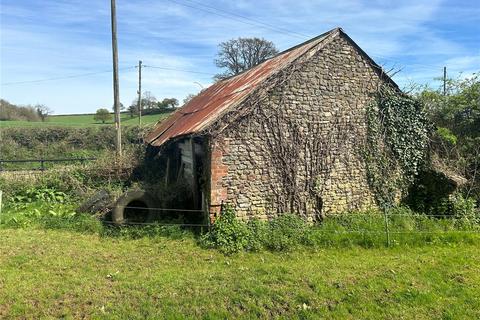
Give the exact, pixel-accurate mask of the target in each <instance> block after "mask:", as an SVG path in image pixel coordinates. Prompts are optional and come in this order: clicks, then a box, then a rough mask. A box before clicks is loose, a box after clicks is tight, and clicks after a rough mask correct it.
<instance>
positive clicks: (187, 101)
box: [183, 93, 197, 105]
mask: <svg viewBox="0 0 480 320" xmlns="http://www.w3.org/2000/svg"><path fill="white" fill-rule="evenodd" d="M196 96H197V95H196V94H193V93H189V94H188V95H187V96H186V97H185V98H183V104H184V105H186V104H187V103H189V102H190V100H192V99H193V98H195V97H196Z"/></svg>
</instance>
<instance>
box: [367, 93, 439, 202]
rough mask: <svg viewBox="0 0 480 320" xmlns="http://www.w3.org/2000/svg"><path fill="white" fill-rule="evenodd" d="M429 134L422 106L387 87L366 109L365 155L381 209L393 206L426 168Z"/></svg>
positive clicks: (370, 181) (369, 177) (430, 126)
mask: <svg viewBox="0 0 480 320" xmlns="http://www.w3.org/2000/svg"><path fill="white" fill-rule="evenodd" d="M432 130H433V126H432V124H431V122H430V121H429V120H428V117H427V114H426V113H425V112H424V110H423V105H422V104H421V102H419V101H418V100H416V99H414V98H412V97H410V96H407V95H405V94H403V93H401V92H398V91H396V90H394V89H392V88H389V87H383V88H381V89H380V90H379V91H378V92H377V95H376V97H375V100H374V101H373V103H372V104H370V106H369V107H368V109H367V143H366V148H365V152H364V155H365V158H366V163H367V174H368V179H369V183H370V186H371V188H372V190H373V192H374V194H375V197H376V201H377V203H378V205H379V206H380V207H381V208H388V207H391V206H393V205H394V204H395V198H396V196H397V195H398V194H399V192H402V191H405V190H406V189H407V188H408V186H409V185H410V184H411V183H413V181H414V179H415V177H416V176H417V174H418V173H419V170H420V169H421V168H422V166H423V165H425V163H426V160H427V155H428V143H429V139H430V134H431V132H432Z"/></svg>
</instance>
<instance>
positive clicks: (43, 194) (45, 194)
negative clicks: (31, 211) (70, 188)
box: [10, 187, 67, 205]
mask: <svg viewBox="0 0 480 320" xmlns="http://www.w3.org/2000/svg"><path fill="white" fill-rule="evenodd" d="M66 199H67V195H66V194H65V193H64V192H61V191H56V190H55V189H52V188H49V187H41V188H35V187H30V188H28V189H26V190H24V191H22V192H20V193H18V194H16V195H15V196H13V197H12V198H11V200H10V201H11V202H12V204H14V205H19V204H23V203H32V202H46V203H64V202H65V200H66Z"/></svg>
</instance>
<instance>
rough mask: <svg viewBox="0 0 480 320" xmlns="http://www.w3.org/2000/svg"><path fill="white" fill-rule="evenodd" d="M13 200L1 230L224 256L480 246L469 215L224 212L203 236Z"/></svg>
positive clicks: (61, 199)
mask: <svg viewBox="0 0 480 320" xmlns="http://www.w3.org/2000/svg"><path fill="white" fill-rule="evenodd" d="M27 194H29V196H28V197H30V198H25V197H26V196H19V197H17V198H15V199H16V200H15V199H14V200H13V201H10V202H9V203H8V204H7V206H6V207H5V208H4V210H3V213H2V216H1V217H0V219H1V222H0V228H24V229H25V228H36V229H60V230H67V231H72V232H80V233H88V234H97V235H99V236H102V237H116V238H118V237H120V238H128V239H139V238H144V237H148V238H155V237H169V238H174V239H181V238H187V237H188V238H192V237H194V238H197V240H198V243H199V244H200V245H201V246H203V247H207V248H216V249H218V250H220V251H221V252H223V253H225V254H233V253H236V252H240V251H264V250H268V251H291V250H293V249H295V248H297V247H307V248H327V247H339V248H341V247H353V246H359V247H364V248H378V247H386V246H423V245H431V244H454V243H480V224H479V223H478V221H477V220H476V219H472V218H471V217H469V216H465V217H456V218H454V217H432V216H426V215H423V214H419V213H415V212H413V211H411V210H409V209H406V208H395V209H392V210H390V211H388V212H387V213H386V215H384V214H382V213H380V212H377V211H366V212H345V213H342V214H336V215H331V216H327V217H326V218H325V219H324V220H323V221H322V222H321V223H317V224H313V225H312V224H308V223H306V222H305V221H304V220H303V219H301V218H300V217H299V216H297V215H293V214H285V215H280V216H279V217H277V218H275V219H272V220H270V221H259V220H251V221H249V222H247V223H245V222H242V221H239V220H237V219H236V218H235V212H234V211H233V210H230V209H228V210H226V211H225V212H224V213H223V215H222V216H221V217H220V218H219V219H218V220H217V221H216V223H215V224H214V225H213V227H212V229H211V230H210V231H208V232H206V233H204V234H201V235H200V233H199V232H198V230H193V229H191V228H190V229H187V228H182V227H180V226H162V225H160V224H152V225H147V226H122V227H117V226H112V225H111V224H108V223H105V222H102V221H100V220H99V219H98V218H96V217H94V216H92V215H88V214H83V213H77V212H75V206H74V205H73V204H72V201H71V199H69V198H68V197H67V196H66V195H65V194H63V193H55V192H54V191H52V190H49V189H46V190H42V191H41V192H40V193H35V192H33V193H27Z"/></svg>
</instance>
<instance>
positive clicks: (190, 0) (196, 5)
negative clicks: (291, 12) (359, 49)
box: [168, 0, 443, 70]
mask: <svg viewBox="0 0 480 320" xmlns="http://www.w3.org/2000/svg"><path fill="white" fill-rule="evenodd" d="M168 1H170V2H172V3H176V4H178V5H181V6H184V7H188V8H192V9H197V10H201V11H204V12H207V13H211V14H213V15H217V16H220V17H224V18H227V19H233V20H236V21H239V22H242V23H244V24H247V25H252V26H258V27H262V28H266V29H270V30H273V31H276V32H278V33H281V34H285V35H289V36H294V37H297V38H301V39H309V38H311V36H310V35H307V34H304V33H300V32H296V31H292V30H289V29H286V28H282V27H278V26H275V25H273V24H269V23H266V22H263V21H260V20H257V19H252V18H250V17H247V16H244V15H241V14H238V13H235V12H232V11H228V10H225V9H221V8H217V7H215V6H212V5H208V4H204V3H201V2H198V1H194V0H182V1H179V0H168ZM185 2H187V3H185ZM369 55H370V56H371V57H373V58H376V59H381V60H387V61H394V62H398V59H396V58H392V57H387V56H382V55H379V54H369ZM415 65H418V66H423V67H425V68H431V69H432V70H438V69H440V70H441V68H443V67H442V66H436V65H433V64H425V63H423V64H420V63H416V64H415Z"/></svg>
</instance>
